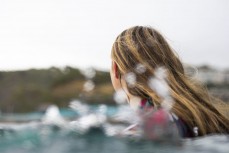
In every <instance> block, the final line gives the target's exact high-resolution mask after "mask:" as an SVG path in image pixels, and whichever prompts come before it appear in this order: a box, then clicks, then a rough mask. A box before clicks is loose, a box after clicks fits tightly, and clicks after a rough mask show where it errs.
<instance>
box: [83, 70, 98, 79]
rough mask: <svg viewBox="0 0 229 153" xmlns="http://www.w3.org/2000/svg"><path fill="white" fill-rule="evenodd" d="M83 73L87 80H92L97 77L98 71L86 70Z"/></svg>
mask: <svg viewBox="0 0 229 153" xmlns="http://www.w3.org/2000/svg"><path fill="white" fill-rule="evenodd" d="M81 73H82V74H83V75H84V76H85V77H86V78H87V79H92V78H94V77H95V75H96V71H95V69H94V68H87V69H85V70H81Z"/></svg>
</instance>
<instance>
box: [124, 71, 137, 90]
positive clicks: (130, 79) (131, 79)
mask: <svg viewBox="0 0 229 153" xmlns="http://www.w3.org/2000/svg"><path fill="white" fill-rule="evenodd" d="M125 80H126V83H127V85H128V86H129V87H134V85H135V83H136V75H135V74H134V73H133V72H130V73H127V74H126V75H125Z"/></svg>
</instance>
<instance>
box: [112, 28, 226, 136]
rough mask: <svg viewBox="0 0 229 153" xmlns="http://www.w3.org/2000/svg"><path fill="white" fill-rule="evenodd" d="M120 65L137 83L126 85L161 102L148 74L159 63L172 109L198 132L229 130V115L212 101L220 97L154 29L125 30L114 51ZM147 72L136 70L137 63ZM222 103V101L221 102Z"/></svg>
mask: <svg viewBox="0 0 229 153" xmlns="http://www.w3.org/2000/svg"><path fill="white" fill-rule="evenodd" d="M111 57H112V60H113V61H115V62H116V64H117V65H118V72H119V73H120V75H122V76H123V75H125V74H128V73H130V72H131V73H134V74H135V76H136V82H135V84H134V86H131V87H130V86H127V90H128V91H129V93H130V94H132V95H134V96H138V97H140V98H142V99H144V98H151V99H152V100H153V102H154V105H157V106H160V105H161V103H162V99H161V97H160V95H158V94H157V92H155V91H154V90H153V89H152V88H150V86H149V78H151V77H152V76H154V75H155V74H154V73H155V70H156V69H157V68H158V67H163V68H165V69H166V74H167V78H166V81H167V83H168V86H169V92H170V94H171V97H172V99H173V100H174V102H175V103H174V105H173V106H172V109H171V111H172V112H173V113H175V114H176V115H177V116H178V117H179V118H181V119H182V120H183V121H184V122H185V123H186V124H187V125H188V127H189V128H191V129H193V128H194V127H198V130H199V135H200V136H201V135H205V134H210V133H229V119H228V118H227V117H226V116H225V115H224V114H223V113H222V112H221V111H220V110H219V109H217V107H216V106H215V105H213V103H216V101H218V102H219V100H217V99H215V98H213V97H212V96H210V95H209V94H208V92H207V90H206V89H205V88H204V87H203V86H202V85H201V84H200V83H199V82H197V81H195V80H194V79H193V78H190V77H189V76H187V75H186V74H185V71H184V67H183V64H182V63H181V61H180V59H179V58H178V56H177V55H176V54H175V52H174V51H173V49H172V48H171V47H170V46H169V44H168V43H167V41H166V40H165V38H164V37H163V36H162V35H161V34H160V33H159V32H158V31H157V30H155V29H153V28H151V27H145V26H135V27H132V28H129V29H127V30H124V31H123V32H122V33H121V34H120V35H119V36H118V37H117V38H116V40H115V42H114V44H113V46H112V52H111ZM139 64H140V65H142V66H143V67H144V69H145V70H144V72H142V73H139V72H138V71H137V69H136V68H137V67H138V65H139ZM219 103H220V102H219Z"/></svg>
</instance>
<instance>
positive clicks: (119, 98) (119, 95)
mask: <svg viewBox="0 0 229 153" xmlns="http://www.w3.org/2000/svg"><path fill="white" fill-rule="evenodd" d="M114 100H115V102H116V103H117V104H124V103H126V100H127V96H126V93H125V91H124V90H122V89H120V90H118V91H116V92H115V93H114Z"/></svg>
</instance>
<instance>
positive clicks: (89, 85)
mask: <svg viewBox="0 0 229 153" xmlns="http://www.w3.org/2000/svg"><path fill="white" fill-rule="evenodd" d="M83 88H84V91H86V92H89V91H91V90H93V89H94V88H95V84H94V82H93V81H91V80H88V81H86V82H85V83H84V86H83Z"/></svg>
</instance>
